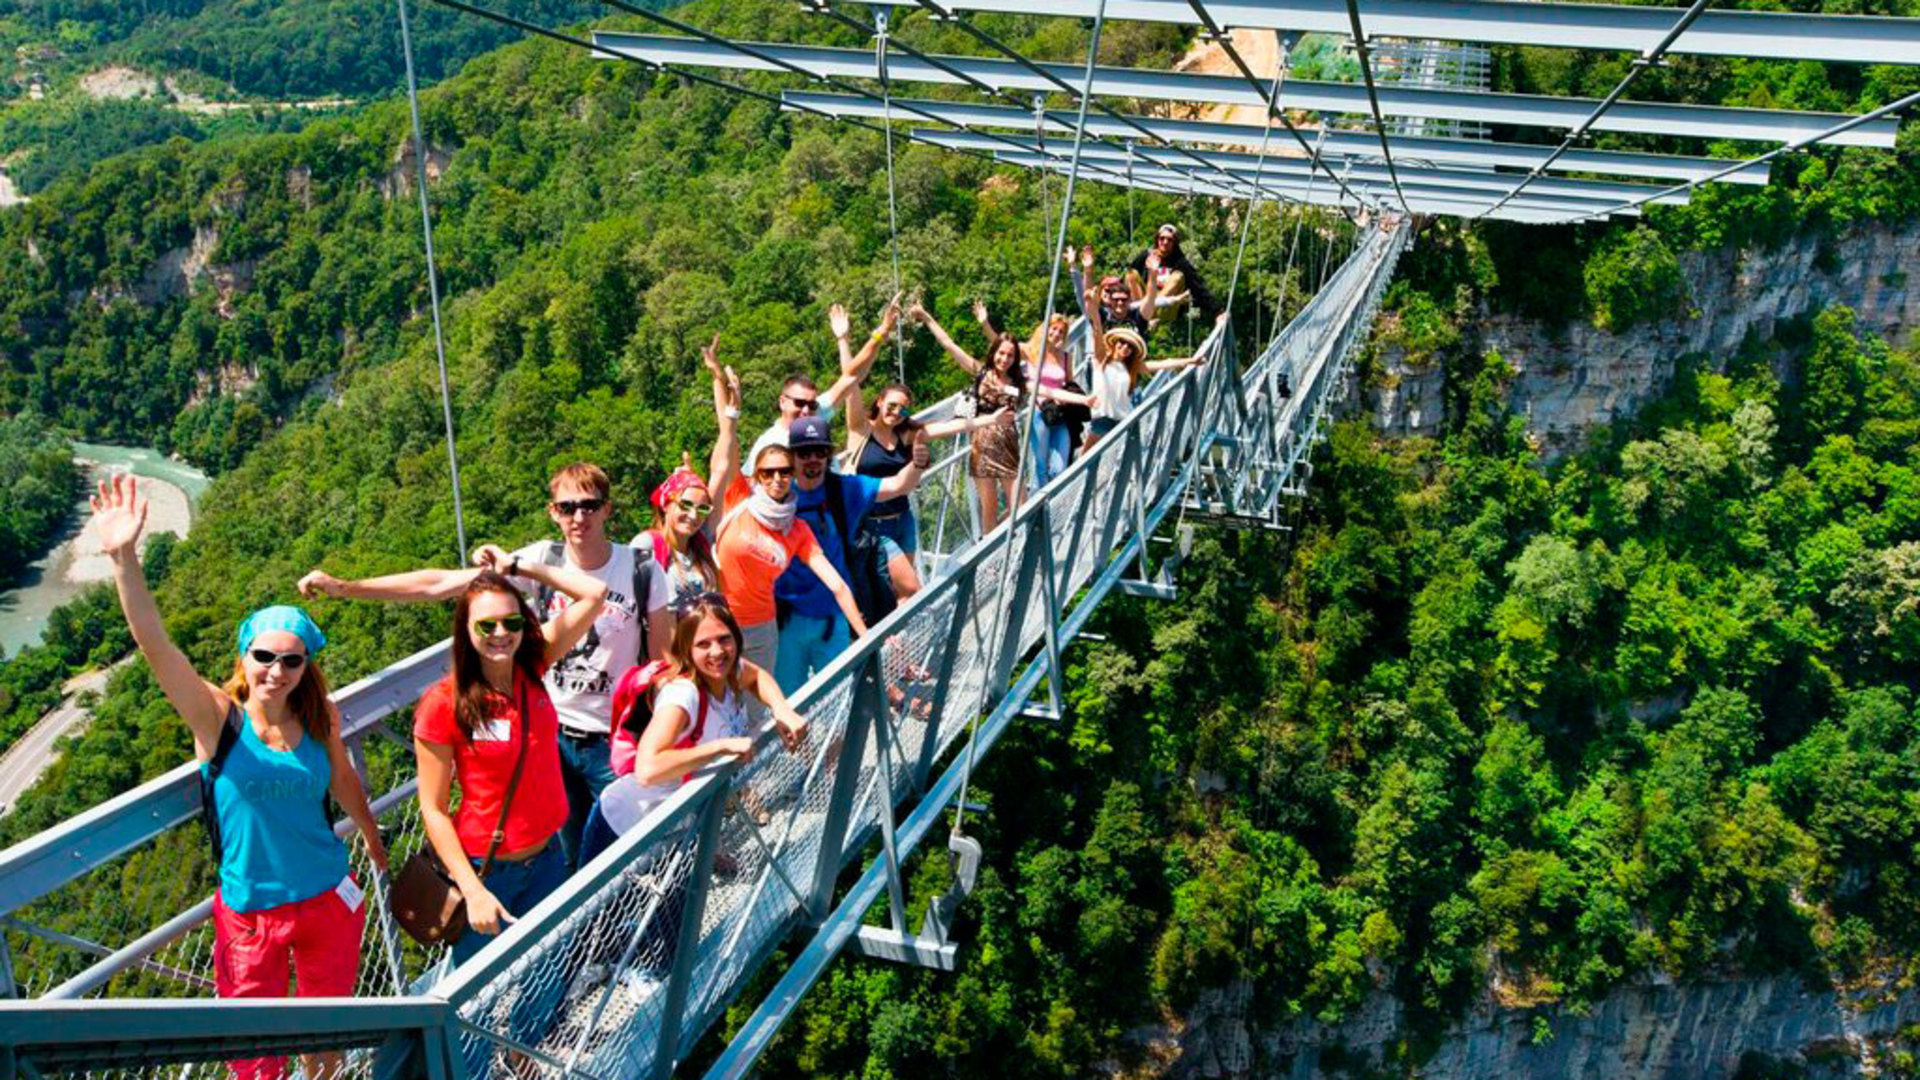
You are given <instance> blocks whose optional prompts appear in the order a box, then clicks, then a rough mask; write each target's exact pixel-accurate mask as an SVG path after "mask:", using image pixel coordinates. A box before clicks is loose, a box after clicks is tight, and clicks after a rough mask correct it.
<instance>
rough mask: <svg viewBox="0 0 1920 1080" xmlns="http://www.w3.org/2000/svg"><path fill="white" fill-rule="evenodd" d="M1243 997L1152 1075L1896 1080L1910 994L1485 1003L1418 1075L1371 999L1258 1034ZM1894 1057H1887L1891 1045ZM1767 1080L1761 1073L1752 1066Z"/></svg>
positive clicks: (1628, 992)
mask: <svg viewBox="0 0 1920 1080" xmlns="http://www.w3.org/2000/svg"><path fill="white" fill-rule="evenodd" d="M1246 998H1247V992H1246V989H1245V987H1237V988H1232V989H1229V990H1227V991H1223V992H1221V993H1219V994H1217V995H1214V996H1212V997H1210V998H1209V999H1207V1000H1206V1001H1203V1002H1202V1003H1201V1004H1200V1006H1199V1007H1197V1008H1196V1009H1195V1010H1194V1011H1193V1013H1192V1014H1191V1015H1190V1016H1189V1018H1188V1022H1187V1024H1186V1025H1185V1026H1184V1028H1183V1029H1182V1031H1181V1032H1180V1033H1179V1034H1171V1033H1165V1032H1161V1033H1156V1034H1157V1037H1154V1038H1151V1041H1152V1042H1153V1043H1154V1044H1155V1045H1154V1051H1155V1052H1154V1054H1153V1056H1154V1057H1156V1058H1158V1059H1159V1060H1161V1061H1164V1062H1167V1063H1168V1064H1167V1067H1166V1068H1165V1071H1164V1072H1163V1073H1162V1074H1161V1075H1164V1076H1167V1077H1170V1078H1171V1077H1177V1078H1192V1080H1199V1078H1208V1080H1212V1078H1220V1077H1260V1078H1263V1080H1266V1078H1274V1080H1278V1078H1285V1080H1315V1078H1319V1077H1337V1076H1366V1075H1377V1074H1378V1073H1385V1074H1387V1075H1418V1076H1419V1077H1421V1078H1422V1080H1480V1078H1485V1077H1500V1078H1501V1080H1714V1078H1731V1077H1734V1076H1735V1075H1736V1074H1739V1073H1741V1072H1742V1071H1743V1065H1744V1066H1745V1070H1746V1071H1747V1072H1748V1074H1749V1075H1780V1074H1781V1073H1782V1072H1786V1073H1788V1074H1791V1075H1804V1076H1807V1077H1809V1078H1821V1077H1834V1078H1838V1077H1861V1076H1876V1075H1901V1074H1902V1073H1901V1065H1902V1064H1903V1062H1902V1061H1901V1059H1900V1058H1897V1057H1896V1056H1895V1055H1896V1051H1897V1050H1898V1049H1899V1048H1900V1047H1905V1048H1907V1049H1909V1050H1910V1049H1911V1040H1910V1039H1908V1040H1899V1038H1898V1037H1899V1035H1900V1033H1901V1031H1902V1029H1903V1028H1906V1027H1908V1026H1909V1025H1913V1024H1914V1023H1915V1022H1916V1021H1920V993H1914V992H1908V993H1906V994H1903V995H1899V996H1896V997H1893V998H1891V999H1885V1000H1881V1001H1877V1002H1874V1003H1870V1004H1867V1005H1860V1004H1858V1003H1853V1002H1850V1001H1846V1000H1843V999H1842V998H1840V997H1839V996H1838V995H1836V994H1835V993H1833V992H1832V991H1828V990H1815V989H1810V988H1808V987H1807V986H1806V985H1804V984H1803V983H1802V982H1800V981H1799V980H1798V979H1796V978H1793V977H1791V976H1784V977H1774V978H1754V979H1741V980H1733V981H1726V982H1699V983H1688V984H1683V985H1676V984H1672V983H1656V984H1649V985H1640V986H1630V987H1624V988H1622V989H1620V990H1618V991H1616V992H1615V993H1614V994H1612V995H1610V996H1609V997H1607V998H1606V999H1605V1000H1604V1001H1602V1002H1600V1003H1599V1004H1597V1005H1595V1006H1594V1007H1593V1009H1592V1010H1591V1011H1590V1012H1588V1013H1587V1014H1586V1015H1584V1016H1576V1015H1572V1014H1570V1013H1567V1012H1564V1011H1560V1010H1553V1009H1543V1010H1532V1011H1529V1010H1516V1009H1501V1008H1498V1007H1496V1006H1494V1005H1493V1004H1491V1003H1490V1002H1489V1003H1486V1004H1484V1005H1482V1006H1481V1007H1478V1008H1475V1009H1473V1010H1472V1011H1471V1012H1470V1013H1469V1014H1468V1015H1467V1016H1466V1017H1464V1018H1463V1019H1461V1020H1460V1021H1458V1022H1456V1023H1455V1024H1454V1025H1453V1027H1452V1028H1450V1029H1449V1030H1448V1031H1447V1032H1446V1034H1445V1035H1444V1037H1443V1038H1442V1040H1441V1042H1440V1045H1439V1047H1438V1049H1437V1050H1436V1051H1435V1053H1434V1054H1433V1055H1432V1056H1431V1057H1430V1058H1428V1059H1427V1060H1425V1061H1424V1062H1422V1063H1420V1064H1419V1065H1418V1066H1416V1067H1407V1066H1403V1065H1399V1064H1388V1063H1386V1062H1384V1061H1383V1060H1382V1057H1381V1055H1382V1053H1383V1051H1384V1050H1386V1049H1387V1048H1389V1047H1393V1046H1396V1045H1398V1044H1399V1043H1400V1042H1401V1041H1402V1040H1403V1039H1407V1038H1409V1037H1410V1033H1409V1032H1407V1031H1405V1030H1404V1023H1403V1021H1404V1013H1403V1010H1402V1009H1401V1007H1400V1006H1399V1004H1398V1002H1396V1001H1394V1000H1393V999H1392V998H1390V997H1387V996H1386V995H1375V996H1374V997H1373V998H1372V999H1371V1000H1369V1001H1368V1002H1367V1004H1366V1005H1365V1006H1364V1007H1363V1008H1361V1009H1359V1010H1358V1011H1357V1012H1356V1013H1355V1014H1354V1015H1353V1016H1352V1017H1351V1018H1349V1019H1347V1020H1345V1021H1343V1022H1341V1023H1339V1024H1322V1023H1318V1022H1316V1021H1313V1020H1310V1019H1294V1020H1287V1021H1283V1022H1279V1023H1275V1024H1272V1025H1270V1026H1262V1023H1261V1021H1260V1019H1259V1018H1258V1015H1257V1013H1258V1010H1257V1008H1255V1009H1251V1010H1250V1009H1248V1008H1247V1001H1246ZM1897 1041H1898V1042H1899V1046H1896V1042H1897ZM1768 1066H1771V1067H1772V1071H1762V1069H1763V1068H1764V1067H1768Z"/></svg>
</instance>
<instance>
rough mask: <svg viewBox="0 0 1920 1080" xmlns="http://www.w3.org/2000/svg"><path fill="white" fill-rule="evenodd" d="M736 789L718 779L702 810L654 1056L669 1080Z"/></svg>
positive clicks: (725, 776)
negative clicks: (729, 802) (717, 858)
mask: <svg viewBox="0 0 1920 1080" xmlns="http://www.w3.org/2000/svg"><path fill="white" fill-rule="evenodd" d="M732 790H733V777H732V773H730V772H726V773H722V774H720V775H719V776H716V777H715V778H714V782H713V784H712V786H711V787H709V788H708V789H707V794H706V804H705V805H704V806H702V807H701V808H700V820H699V824H698V826H697V827H698V829H699V832H698V833H697V834H696V839H695V840H694V849H693V868H692V871H691V873H690V874H689V876H688V878H687V892H686V896H685V898H684V900H683V901H682V903H683V904H684V905H685V906H684V907H682V908H681V915H680V926H679V932H678V935H677V940H676V942H675V945H674V953H673V967H672V968H671V969H669V971H668V973H667V983H666V992H665V993H664V994H663V995H662V998H661V1003H660V1038H659V1042H658V1043H657V1044H655V1048H654V1054H653V1076H654V1077H655V1078H656V1080H666V1078H667V1077H669V1076H672V1075H673V1069H674V1066H675V1065H677V1064H679V1062H678V1061H677V1060H676V1059H677V1057H678V1055H679V1053H680V1029H681V1028H682V1027H684V1026H685V1020H686V1011H687V998H688V994H689V991H690V989H691V983H692V982H693V968H694V964H695V962H696V961H697V960H698V957H697V956H696V955H695V954H696V953H698V952H699V950H700V929H701V927H700V924H701V922H702V921H703V920H704V919H705V917H706V913H707V896H708V894H709V892H710V886H711V885H712V883H713V862H714V855H715V853H716V852H717V851H718V850H719V848H720V819H721V818H722V817H723V816H724V815H725V814H726V810H727V796H728V795H729V794H730V793H731V792H732Z"/></svg>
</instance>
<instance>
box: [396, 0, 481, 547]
mask: <svg viewBox="0 0 1920 1080" xmlns="http://www.w3.org/2000/svg"><path fill="white" fill-rule="evenodd" d="M394 2H395V4H396V5H397V6H398V7H399V9H400V51H401V53H403V54H404V55H405V57H406V62H407V109H408V111H409V112H410V113H411V114H412V117H413V176H414V183H415V184H416V185H417V186H418V187H419V188H420V238H421V240H422V241H423V242H424V244H425V245H426V256H427V304H428V306H429V307H430V308H431V309H432V311H433V355H434V359H435V360H437V361H438V362H439V365H440V416H441V419H442V420H444V421H445V423H446V426H447V476H448V480H449V481H450V482H451V484H452V485H453V535H454V542H455V543H456V544H458V545H459V551H458V553H459V557H460V558H459V561H460V563H461V564H462V565H464V564H465V563H466V561H467V520H466V515H465V514H464V513H462V511H461V507H460V452H459V450H458V448H457V447H456V446H455V445H454V439H453V390H452V388H451V386H450V385H449V384H448V381H447V336H446V332H445V331H444V330H443V329H442V327H441V323H440V271H439V269H438V268H437V267H436V266H435V263H434V257H433V213H432V211H431V210H430V209H429V206H428V202H427V140H426V135H425V134H424V132H423V131H422V130H421V126H420V83H419V80H418V79H416V78H415V77H414V71H413V28H412V26H411V25H410V20H409V19H408V17H407V0H394Z"/></svg>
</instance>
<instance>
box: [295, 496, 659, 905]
mask: <svg viewBox="0 0 1920 1080" xmlns="http://www.w3.org/2000/svg"><path fill="white" fill-rule="evenodd" d="M547 491H548V495H549V499H550V501H549V502H548V504H547V515H548V516H549V517H551V518H552V519H553V523H554V525H556V526H557V527H558V528H559V529H560V536H561V542H555V541H552V540H542V541H538V542H536V543H532V544H528V545H527V546H525V547H523V548H521V549H519V550H518V551H515V552H513V553H511V554H508V553H507V552H505V551H503V550H501V549H500V548H499V547H497V546H495V545H493V544H482V545H481V546H480V547H479V548H477V549H475V551H474V562H475V563H477V564H479V567H476V568H473V569H464V570H414V571H409V572H407V573H402V574H389V575H387V576H385V577H378V578H368V579H366V580H364V581H346V580H341V579H339V578H335V577H332V576H331V575H329V574H327V573H325V572H323V571H319V570H315V571H313V572H312V573H310V574H308V575H307V576H306V577H303V578H301V579H300V592H301V594H302V595H305V596H313V595H315V594H321V595H326V596H338V597H345V598H350V599H360V600H448V599H452V598H453V597H456V596H458V595H460V593H461V592H462V591H463V590H464V589H466V587H467V585H468V583H470V582H471V581H472V580H473V578H474V576H475V575H476V574H478V573H480V567H487V566H492V567H496V568H504V569H505V571H506V572H507V573H508V574H509V575H511V574H512V570H513V568H514V567H517V566H525V565H527V564H528V563H534V562H541V563H546V564H548V565H565V566H568V567H571V568H573V569H575V570H579V571H581V572H583V573H587V574H591V575H592V576H594V577H596V578H599V579H600V580H601V581H603V582H605V583H606V585H607V602H606V605H605V606H604V607H603V608H602V609H601V611H600V615H599V617H598V618H596V619H595V620H594V623H593V627H592V629H590V630H588V631H587V636H586V637H584V638H582V639H581V641H580V643H579V644H578V645H576V646H574V648H573V649H572V651H570V652H568V653H567V655H565V656H563V657H561V658H560V659H559V660H558V661H556V662H555V663H554V665H553V666H552V667H551V668H549V669H548V670H547V677H546V684H547V693H548V694H549V695H550V696H551V697H552V698H553V706H554V711H555V712H557V713H558V714H559V716H560V775H561V779H562V780H563V781H565V784H566V789H567V809H568V814H567V825H566V827H565V828H564V829H562V830H561V832H560V843H561V846H562V847H563V848H564V849H565V851H566V855H567V863H568V866H569V868H572V867H573V866H574V860H575V856H576V855H577V853H578V851H579V847H580V830H581V827H582V826H584V825H585V824H586V820H587V813H588V812H589V811H591V810H592V809H593V804H594V801H595V800H596V799H598V798H599V797H600V792H601V790H602V789H603V788H605V787H606V786H607V785H608V784H610V783H612V782H613V763H612V760H611V748H610V746H609V744H608V738H609V734H610V733H611V731H612V712H613V687H614V684H615V683H616V682H618V681H619V679H620V676H621V675H622V674H624V673H625V672H626V670H627V669H628V668H630V667H632V666H633V665H635V664H638V663H644V662H646V661H647V660H649V659H657V658H658V657H659V656H660V655H661V654H662V653H663V652H664V651H665V649H666V648H667V644H668V638H669V637H670V636H671V634H672V632H673V623H672V619H671V618H670V617H669V615H668V613H667V595H668V587H667V575H666V573H665V572H664V571H662V570H661V569H660V568H659V566H658V565H657V564H655V563H654V561H653V558H652V555H651V553H640V552H636V551H635V550H634V549H633V548H631V547H628V546H627V545H625V544H615V543H613V542H612V541H610V540H608V539H607V517H608V514H609V513H610V511H611V493H612V484H611V482H610V481H609V480H608V479H607V474H606V473H605V472H604V471H603V470H601V468H600V467H599V466H597V465H586V464H575V465H569V466H567V467H566V468H564V469H561V470H560V471H559V472H557V473H555V474H554V475H553V479H552V480H550V481H548V484H547ZM513 581H514V584H515V585H517V586H519V587H520V589H521V591H522V592H524V593H526V595H527V598H528V600H529V601H530V602H531V603H532V604H533V606H534V608H535V610H536V611H538V612H539V614H540V616H541V618H542V619H546V618H550V617H552V616H553V615H554V614H555V613H556V612H558V611H559V610H560V609H561V608H564V607H566V605H567V598H566V597H565V596H563V595H558V594H554V595H542V590H541V589H540V588H539V587H538V586H537V585H536V584H535V583H534V582H533V581H532V580H531V579H529V578H524V577H514V579H513ZM642 594H644V595H642Z"/></svg>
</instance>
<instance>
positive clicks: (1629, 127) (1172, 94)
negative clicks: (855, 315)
mask: <svg viewBox="0 0 1920 1080" xmlns="http://www.w3.org/2000/svg"><path fill="white" fill-rule="evenodd" d="M1516 6H1531V5H1516ZM593 40H594V45H595V46H596V47H597V48H598V49H599V50H600V51H601V52H602V53H604V54H605V55H606V56H608V57H609V58H613V57H617V56H628V57H633V58H635V59H641V60H646V61H648V62H650V63H655V64H687V65H691V66H693V67H723V68H738V69H743V70H751V71H781V70H790V68H791V67H799V68H801V69H804V70H805V71H806V72H807V73H808V74H809V75H810V76H812V77H814V78H819V79H826V78H837V77H846V78H871V77H872V74H873V54H872V53H871V52H867V51H865V50H863V49H838V48H828V47H825V46H819V45H774V44H766V43H762V42H753V43H750V47H751V48H752V49H754V50H756V51H759V52H764V53H767V54H769V55H771V56H773V57H776V58H778V59H779V60H780V61H781V63H779V64H774V63H767V62H763V61H759V60H755V59H752V58H750V57H746V56H743V55H741V54H740V53H739V52H737V51H735V50H733V49H730V48H727V47H725V46H719V45H714V44H712V43H711V42H705V41H699V40H696V39H693V38H685V37H670V36H666V35H660V34H627V33H613V32H609V31H595V32H594V35H593ZM939 59H940V61H941V64H942V65H944V66H945V67H950V68H953V69H956V70H958V71H962V72H965V73H966V75H967V76H968V77H969V78H971V79H978V80H980V81H981V82H984V83H987V84H988V85H991V86H997V87H1000V88H1002V89H1008V90H1020V91H1025V92H1029V93H1032V92H1038V93H1050V92H1052V91H1054V90H1055V89H1057V88H1056V87H1055V86H1054V85H1053V84H1052V83H1051V82H1050V81H1049V80H1047V79H1043V78H1041V77H1039V76H1037V75H1035V74H1033V73H1032V72H1030V71H1027V70H1025V69H1023V68H1022V67H1021V65H1019V64H1015V63H1013V62H1012V61H1009V60H991V59H983V58H981V57H977V56H942V57H940V58H939ZM1038 66H1039V67H1041V68H1043V69H1046V70H1048V71H1049V72H1050V73H1052V74H1055V75H1059V76H1061V77H1065V78H1075V77H1078V75H1079V72H1078V71H1077V70H1075V69H1074V68H1073V67H1071V66H1070V65H1065V64H1040V65H1038ZM887 69H888V74H889V75H890V76H891V77H892V78H893V80H894V82H895V83H901V82H923V83H941V84H945V85H948V86H964V85H967V84H966V83H965V82H964V81H963V80H961V79H960V78H959V77H957V76H956V75H954V74H953V73H952V72H951V71H947V70H942V68H941V67H936V66H934V65H932V64H928V63H926V62H924V61H921V60H918V59H916V58H913V57H893V58H891V59H890V60H889V62H888V65H887ZM1093 92H1094V93H1095V94H1099V95H1103V96H1110V97H1131V98H1138V99H1141V100H1146V101H1170V102H1176V103H1180V104H1199V105H1243V106H1247V107H1249V108H1256V109H1264V108H1266V104H1267V102H1266V98H1265V96H1264V95H1263V94H1261V93H1258V92H1256V91H1255V89H1254V88H1253V87H1252V86H1249V85H1248V84H1247V82H1246V81H1245V80H1243V79H1241V78H1238V77H1230V76H1225V75H1201V74H1196V73H1194V72H1170V71H1149V70H1146V69H1143V68H1118V67H1100V68H1096V69H1095V71H1094V81H1093ZM1379 97H1380V111H1381V113H1382V115H1385V116H1400V117H1424V118H1426V119H1430V120H1466V121H1471V122H1475V123H1482V124H1505V125H1513V126H1518V127H1541V128H1573V127H1577V126H1578V125H1579V124H1580V122H1581V121H1583V120H1585V119H1587V117H1589V116H1590V115H1592V113H1593V107H1594V105H1596V104H1598V102H1597V101H1596V100H1595V99H1592V98H1563V97H1546V96H1542V95H1532V94H1484V93H1479V92H1468V91H1462V90H1420V89H1414V88H1411V87H1402V86H1383V87H1381V88H1380V92H1379ZM1279 104H1280V108H1281V109H1283V110H1284V109H1308V110H1312V111H1316V112H1323V113H1336V114H1343V113H1365V112H1368V111H1370V109H1369V105H1368V103H1367V92H1366V89H1365V88H1364V87H1360V86H1355V85H1353V84H1351V83H1329V82H1310V81H1307V80H1304V79H1289V80H1287V83H1286V86H1285V87H1283V88H1282V89H1281V91H1280V101H1279ZM1848 119H1850V117H1848V116H1847V115H1845V114H1843V113H1813V112H1790V111H1785V110H1780V109H1741V108H1728V107H1724V106H1713V105H1668V104H1660V103H1654V102H1636V101H1623V102H1620V103H1618V104H1616V105H1614V106H1613V107H1612V108H1611V109H1609V110H1607V113H1606V115H1605V116H1603V117H1601V118H1600V119H1599V120H1597V121H1595V123H1594V125H1593V130H1595V131H1617V132H1627V133H1633V134H1642V135H1659V136H1667V137H1685V138H1701V139H1734V140H1740V141H1747V142H1782V143H1784V142H1793V141H1794V140H1796V139H1801V138H1805V137H1807V136H1809V135H1813V134H1817V133H1819V132H1822V131H1826V130H1828V129H1830V128H1832V127H1834V126H1835V125H1836V124H1838V123H1840V122H1843V121H1846V120H1848ZM1898 132H1899V124H1898V123H1897V122H1896V121H1893V120H1887V119H1879V120H1875V121H1873V122H1872V123H1868V124H1863V125H1860V126H1859V127H1857V128H1853V129H1851V130H1848V131H1846V132H1844V133H1843V134H1841V135H1840V136H1839V137H1838V138H1836V139H1834V140H1832V143H1833V145H1836V146H1871V147H1879V148H1881V149H1891V148H1892V147H1893V144H1894V137H1895V136H1896V135H1897V134H1898Z"/></svg>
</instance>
